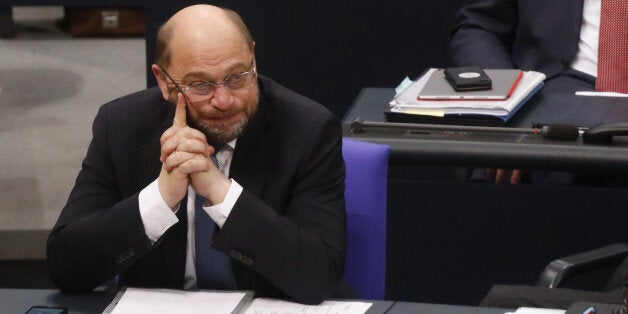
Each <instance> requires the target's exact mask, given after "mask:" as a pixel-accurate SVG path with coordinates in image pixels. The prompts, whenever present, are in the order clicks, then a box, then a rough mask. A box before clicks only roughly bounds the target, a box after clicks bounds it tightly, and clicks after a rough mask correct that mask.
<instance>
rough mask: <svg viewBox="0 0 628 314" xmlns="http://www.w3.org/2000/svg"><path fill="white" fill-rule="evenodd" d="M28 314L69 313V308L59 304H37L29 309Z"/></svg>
mask: <svg viewBox="0 0 628 314" xmlns="http://www.w3.org/2000/svg"><path fill="white" fill-rule="evenodd" d="M26 314H68V310H67V309H66V308H64V307H59V306H41V305H36V306H33V307H31V308H30V309H28V311H26Z"/></svg>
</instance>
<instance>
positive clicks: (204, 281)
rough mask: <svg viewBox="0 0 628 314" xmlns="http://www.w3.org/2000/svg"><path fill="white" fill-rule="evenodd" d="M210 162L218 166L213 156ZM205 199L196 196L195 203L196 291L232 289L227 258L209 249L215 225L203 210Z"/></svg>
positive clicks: (216, 228)
mask: <svg viewBox="0 0 628 314" xmlns="http://www.w3.org/2000/svg"><path fill="white" fill-rule="evenodd" d="M211 157H212V160H213V161H214V163H215V164H216V166H218V162H217V160H216V159H215V156H213V155H212V156H211ZM205 200H206V199H205V197H203V196H202V195H199V194H196V201H195V202H194V203H195V209H196V210H195V218H194V227H195V234H194V236H195V246H196V248H195V249H196V282H197V284H196V285H197V288H198V289H234V288H235V282H234V280H233V275H232V271H231V260H230V259H229V257H228V256H227V255H226V254H225V253H222V252H220V251H218V250H215V249H213V248H212V247H211V243H212V237H213V235H214V232H216V231H217V230H218V226H217V225H216V223H215V222H214V221H213V220H212V219H211V217H209V215H207V213H206V212H205V210H203V204H204V203H205Z"/></svg>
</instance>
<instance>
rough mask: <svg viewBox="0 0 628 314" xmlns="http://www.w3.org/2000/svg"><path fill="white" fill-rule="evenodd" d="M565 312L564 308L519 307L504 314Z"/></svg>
mask: <svg viewBox="0 0 628 314" xmlns="http://www.w3.org/2000/svg"><path fill="white" fill-rule="evenodd" d="M565 312H566V311H565V310H556V309H541V308H535V307H520V308H518V309H517V311H515V312H506V313H505V314H565Z"/></svg>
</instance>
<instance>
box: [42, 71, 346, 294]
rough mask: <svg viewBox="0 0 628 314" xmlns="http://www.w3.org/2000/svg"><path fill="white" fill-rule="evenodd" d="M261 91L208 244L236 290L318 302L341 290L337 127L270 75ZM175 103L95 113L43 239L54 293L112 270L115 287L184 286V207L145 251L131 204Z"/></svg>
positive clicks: (141, 101) (155, 161)
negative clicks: (220, 221) (71, 181)
mask: <svg viewBox="0 0 628 314" xmlns="http://www.w3.org/2000/svg"><path fill="white" fill-rule="evenodd" d="M259 85H260V102H259V106H258V110H257V113H256V115H255V117H254V118H253V119H252V120H251V122H250V124H249V126H248V127H247V129H246V130H245V133H244V134H243V135H242V136H241V137H240V138H239V139H238V142H237V145H236V149H235V152H234V156H233V161H232V166H231V170H230V173H231V177H233V178H234V179H235V180H236V181H237V182H238V183H240V184H241V185H242V186H243V187H244V192H243V193H242V194H241V196H240V198H239V199H238V201H237V202H236V204H235V207H234V208H233V211H232V212H231V214H230V216H229V218H228V219H227V221H226V223H225V224H224V226H223V228H222V230H221V231H220V233H219V234H218V235H217V236H216V238H215V239H214V242H213V244H212V245H213V247H214V248H216V249H218V250H221V251H223V252H225V253H227V254H229V255H230V256H231V257H232V265H233V268H234V276H235V277H236V278H235V279H236V283H237V288H238V289H247V290H248V289H250V290H254V291H255V292H256V293H257V294H258V295H261V296H273V297H282V298H286V297H289V298H293V299H294V300H296V301H299V302H303V303H318V302H320V301H321V300H323V299H324V298H327V297H329V296H330V294H331V293H332V292H333V291H334V290H335V289H336V288H337V287H338V284H339V282H340V281H341V277H342V274H343V268H344V261H345V251H346V234H345V231H346V230H345V208H344V178H345V173H344V162H343V159H342V152H341V145H342V144H341V143H342V141H341V137H342V133H341V129H340V124H339V122H338V121H337V119H336V118H335V117H334V116H333V115H332V114H331V113H330V112H328V111H327V110H326V109H325V108H323V107H322V106H321V105H319V104H317V103H315V102H313V101H311V100H309V99H306V98H304V97H302V96H299V95H297V94H295V93H293V92H291V91H289V90H287V89H285V88H284V87H282V86H280V85H278V84H277V83H274V82H273V81H271V80H269V79H267V78H264V77H260V84H259ZM174 108H175V107H174V105H172V104H170V103H168V102H166V101H164V100H163V98H162V96H161V93H160V91H159V90H158V89H157V88H151V89H147V90H144V91H140V92H137V93H134V94H131V95H128V96H125V97H122V98H120V99H117V100H114V101H112V102H110V103H107V104H105V105H103V106H102V107H101V108H100V110H99V112H98V115H97V116H96V118H95V121H94V124H93V139H92V142H91V144H90V146H89V149H88V152H87V156H86V157H85V160H84V161H83V166H82V169H81V171H80V173H79V175H78V178H77V180H76V184H75V186H74V189H73V190H72V192H71V195H70V197H69V200H68V203H67V205H66V206H65V208H64V209H63V211H62V212H61V215H60V217H59V220H58V221H57V223H56V225H55V227H54V229H53V231H52V233H51V235H50V237H49V239H48V247H47V254H48V262H49V268H50V274H51V278H52V280H53V282H54V283H55V284H56V285H57V286H58V287H59V288H60V289H61V290H64V291H68V292H83V291H91V290H92V289H94V288H95V287H96V286H98V285H100V284H102V283H103V282H105V281H106V280H107V279H109V278H113V277H114V276H115V275H116V274H119V275H120V278H119V279H120V282H121V284H123V285H132V286H148V287H166V288H178V289H180V288H182V286H183V281H184V269H185V266H184V263H185V252H186V232H187V227H186V224H187V221H186V217H185V215H186V211H185V210H179V211H178V216H179V219H180V221H179V222H178V223H177V224H175V225H174V226H173V227H171V228H170V229H169V230H168V231H167V232H166V233H165V234H164V236H163V237H162V238H161V239H160V240H159V241H158V242H157V243H156V244H155V245H151V243H150V241H149V239H148V238H147V237H146V234H145V232H144V227H143V224H142V220H141V218H140V214H139V209H138V194H139V192H140V190H142V189H143V188H144V187H146V186H147V185H148V184H149V183H151V182H152V181H154V180H155V179H156V178H157V177H158V175H159V171H160V168H161V163H160V162H159V154H160V144H159V138H160V136H161V134H162V133H163V132H164V131H165V130H166V129H167V128H168V127H170V126H171V125H172V119H173V116H174ZM183 202H184V203H182V204H181V208H185V206H186V205H185V198H184V200H183Z"/></svg>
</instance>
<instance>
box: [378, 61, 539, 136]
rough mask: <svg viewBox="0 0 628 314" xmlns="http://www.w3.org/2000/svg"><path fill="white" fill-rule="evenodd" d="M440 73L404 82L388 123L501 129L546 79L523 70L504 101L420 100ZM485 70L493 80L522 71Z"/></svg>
mask: <svg viewBox="0 0 628 314" xmlns="http://www.w3.org/2000/svg"><path fill="white" fill-rule="evenodd" d="M437 70H438V69H434V68H432V69H429V70H428V71H427V72H426V73H425V74H424V75H422V76H421V77H419V78H418V79H417V80H415V81H414V82H410V83H406V84H403V83H402V85H404V86H401V87H400V88H398V89H397V94H396V95H395V97H394V98H393V99H392V101H391V102H390V111H387V112H385V113H386V118H387V120H388V121H393V122H420V123H446V124H467V125H490V126H499V125H502V124H504V123H505V122H506V121H508V119H510V117H512V115H513V114H514V113H515V112H516V111H517V110H518V109H519V108H521V106H523V104H525V103H526V102H527V101H528V99H530V97H532V95H534V94H535V93H536V92H537V91H538V90H539V89H541V87H542V86H543V80H545V74H543V73H540V72H535V71H524V72H523V76H522V77H521V79H520V80H519V81H518V83H517V84H516V85H515V86H514V89H513V90H512V92H511V94H510V96H509V97H508V98H506V99H504V100H486V99H483V100H473V99H464V100H460V99H443V100H424V99H419V95H420V94H421V91H422V90H423V88H424V87H425V85H426V83H427V82H428V80H429V79H430V77H431V76H432V74H434V73H435V72H436V71H437ZM485 71H486V73H487V74H488V75H489V76H490V77H496V76H498V75H497V72H496V71H520V70H491V69H487V70H485ZM494 84H495V82H494ZM452 91H453V88H452Z"/></svg>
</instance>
